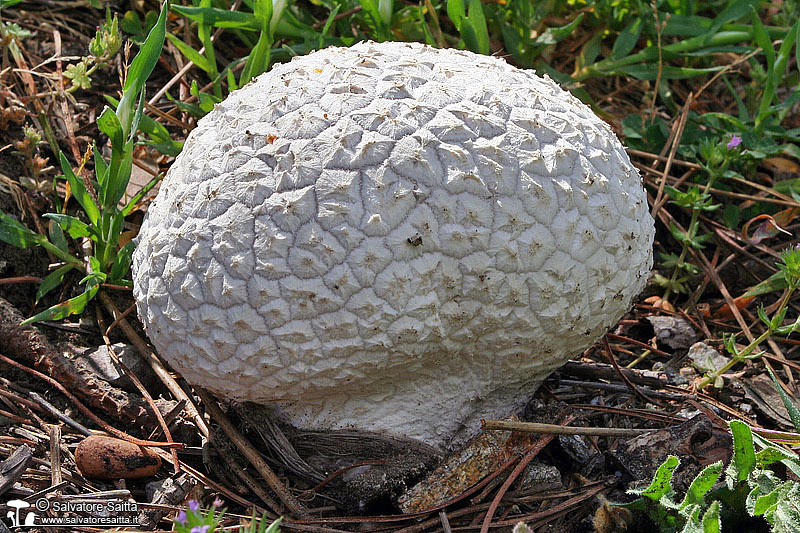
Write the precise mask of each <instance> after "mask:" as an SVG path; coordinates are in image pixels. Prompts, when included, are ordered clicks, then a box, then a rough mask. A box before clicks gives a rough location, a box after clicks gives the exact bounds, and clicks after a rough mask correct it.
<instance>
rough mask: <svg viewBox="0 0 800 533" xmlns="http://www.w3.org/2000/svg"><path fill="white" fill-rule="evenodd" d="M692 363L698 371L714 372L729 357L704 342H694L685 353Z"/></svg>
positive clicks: (723, 364) (725, 362)
mask: <svg viewBox="0 0 800 533" xmlns="http://www.w3.org/2000/svg"><path fill="white" fill-rule="evenodd" d="M686 356H687V357H688V358H689V360H690V361H691V362H692V364H693V365H694V366H695V368H697V370H699V371H700V372H716V371H717V370H719V369H720V368H722V367H723V366H725V364H727V362H728V361H730V359H729V358H728V357H725V356H724V355H722V354H721V353H719V352H718V351H717V350H715V349H714V348H712V347H711V346H709V345H708V344H706V343H704V342H696V343H694V344H692V346H691V347H690V348H689V353H687V354H686Z"/></svg>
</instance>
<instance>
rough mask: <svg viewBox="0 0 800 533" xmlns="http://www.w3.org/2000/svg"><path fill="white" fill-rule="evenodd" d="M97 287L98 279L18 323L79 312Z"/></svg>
mask: <svg viewBox="0 0 800 533" xmlns="http://www.w3.org/2000/svg"><path fill="white" fill-rule="evenodd" d="M99 288H100V283H99V281H95V282H94V283H92V284H90V285H87V286H86V290H85V291H84V292H83V293H81V294H79V295H78V296H75V297H74V298H70V299H69V300H67V301H65V302H61V303H60V304H56V305H54V306H52V307H50V308H48V309H45V310H44V311H42V312H41V313H38V314H36V315H34V316H32V317H30V318H28V319H26V320H23V321H22V323H21V324H20V325H22V326H24V325H27V324H33V323H34V322H42V321H43V320H61V319H62V318H65V317H68V316H70V315H75V314H80V313H82V312H83V310H84V309H85V308H86V304H88V303H89V302H90V301H91V299H92V298H94V295H95V294H97V290H98V289H99Z"/></svg>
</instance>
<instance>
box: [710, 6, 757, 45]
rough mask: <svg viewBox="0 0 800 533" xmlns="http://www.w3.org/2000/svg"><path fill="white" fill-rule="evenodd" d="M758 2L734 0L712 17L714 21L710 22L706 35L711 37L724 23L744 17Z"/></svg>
mask: <svg viewBox="0 0 800 533" xmlns="http://www.w3.org/2000/svg"><path fill="white" fill-rule="evenodd" d="M760 3H761V2H760V0H734V1H733V2H731V3H730V4H728V7H726V8H725V9H723V10H722V11H721V12H720V14H719V15H717V16H716V17H715V18H714V22H712V23H711V27H710V28H709V29H708V32H707V35H708V36H709V37H711V36H713V35H714V34H715V33H717V32H718V31H719V30H720V29H721V28H722V26H724V25H725V24H727V23H729V22H733V21H734V20H737V19H740V18H743V17H746V16H747V15H749V14H750V13H751V11H752V10H753V9H754V7H758V4H760Z"/></svg>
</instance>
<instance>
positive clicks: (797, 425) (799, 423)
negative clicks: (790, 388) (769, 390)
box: [767, 367, 800, 432]
mask: <svg viewBox="0 0 800 533" xmlns="http://www.w3.org/2000/svg"><path fill="white" fill-rule="evenodd" d="M767 372H769V377H770V378H772V384H773V385H774V386H775V390H776V391H778V395H779V396H780V397H781V401H782V402H783V405H784V406H785V407H786V410H787V411H788V412H789V418H791V419H792V425H793V426H794V429H795V431H798V432H800V409H798V408H797V406H796V405H795V403H794V402H793V401H792V399H791V398H790V397H789V395H788V394H786V391H784V390H783V387H781V386H780V383H778V379H777V378H776V377H775V374H773V373H772V370H771V369H770V368H769V367H767Z"/></svg>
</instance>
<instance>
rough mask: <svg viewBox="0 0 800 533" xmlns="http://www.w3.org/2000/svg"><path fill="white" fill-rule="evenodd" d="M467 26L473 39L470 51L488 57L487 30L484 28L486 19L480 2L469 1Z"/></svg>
mask: <svg viewBox="0 0 800 533" xmlns="http://www.w3.org/2000/svg"><path fill="white" fill-rule="evenodd" d="M467 24H468V25H469V27H470V29H471V31H470V32H469V35H470V38H471V39H474V42H473V46H474V48H473V47H470V49H471V50H472V51H473V52H477V53H479V54H484V55H488V54H489V29H488V28H487V27H486V17H485V16H484V14H483V5H482V4H481V0H469V13H468V14H467ZM465 37H466V36H465Z"/></svg>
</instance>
